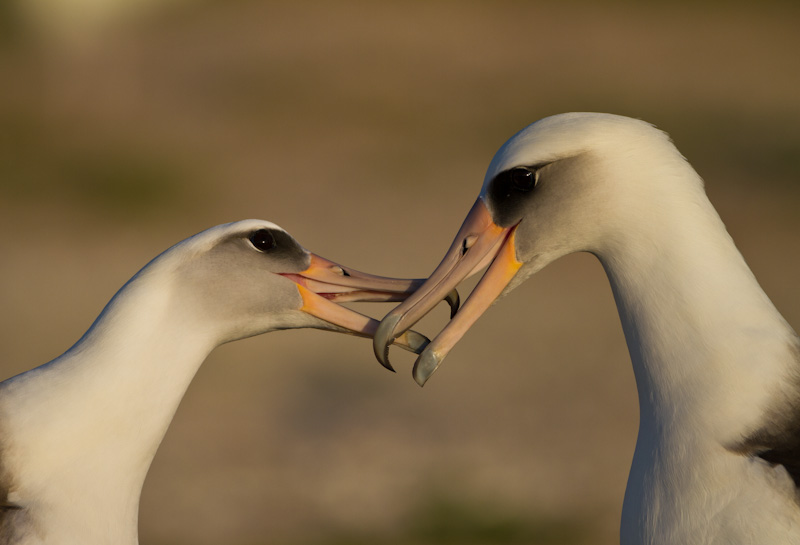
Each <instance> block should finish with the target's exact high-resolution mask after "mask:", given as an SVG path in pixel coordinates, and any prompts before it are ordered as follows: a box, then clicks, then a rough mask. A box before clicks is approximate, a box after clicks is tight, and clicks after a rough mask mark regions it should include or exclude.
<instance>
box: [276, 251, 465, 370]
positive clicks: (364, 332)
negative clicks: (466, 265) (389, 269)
mask: <svg viewBox="0 0 800 545" xmlns="http://www.w3.org/2000/svg"><path fill="white" fill-rule="evenodd" d="M281 276H284V277H286V278H288V279H289V280H292V281H293V282H294V283H295V284H297V288H298V290H299V291H300V296H301V297H302V300H303V306H302V307H301V309H300V310H302V311H303V312H306V313H308V314H310V315H312V316H315V317H317V318H320V319H321V320H324V321H325V322H328V323H330V324H333V325H334V326H338V330H340V331H342V332H344V333H350V334H352V335H358V336H361V337H372V336H374V334H375V333H376V331H377V329H378V324H379V322H378V321H377V320H375V319H373V318H370V317H369V316H365V315H363V314H361V313H359V312H356V311H354V310H351V309H349V308H347V307H343V306H341V305H339V304H338V303H343V302H356V301H372V302H375V301H378V302H383V301H404V300H405V299H406V298H407V297H408V296H409V295H411V294H412V293H414V291H415V290H416V289H417V288H419V287H420V286H422V285H423V284H424V282H425V280H424V279H402V278H387V277H383V276H375V275H371V274H367V273H363V272H360V271H356V270H354V269H350V268H344V267H342V266H340V265H338V264H337V263H334V262H333V261H329V260H327V259H325V258H322V257H319V256H318V255H316V254H311V263H310V264H309V267H308V268H307V269H306V270H304V271H302V272H299V273H284V274H282V275H281ZM442 299H444V300H446V301H447V303H448V304H449V305H450V310H451V316H452V315H455V313H456V311H457V310H458V305H459V297H458V292H457V291H455V290H452V291H451V292H449V293H447V294H446V295H445V297H443V298H442ZM393 341H394V343H395V344H397V345H398V346H400V347H401V348H404V349H406V350H409V351H411V352H414V353H415V354H419V353H421V352H422V350H423V349H424V348H425V346H427V345H428V343H429V342H430V341H429V340H428V338H427V337H425V336H424V335H421V334H419V333H417V332H415V331H405V332H403V333H402V334H401V335H398V336H397V338H396V339H393ZM386 367H387V368H388V369H389V370H391V371H394V369H392V367H391V366H386Z"/></svg>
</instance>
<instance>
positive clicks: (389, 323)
mask: <svg viewBox="0 0 800 545" xmlns="http://www.w3.org/2000/svg"><path fill="white" fill-rule="evenodd" d="M515 229H516V226H513V227H500V226H499V225H497V224H496V223H494V221H493V220H492V217H491V214H490V213H489V210H488V209H487V208H486V205H485V204H484V202H483V200H482V199H481V198H479V199H478V200H477V201H476V202H475V204H474V205H473V207H472V209H471V210H470V212H469V214H468V215H467V217H466V219H465V220H464V224H463V225H462V226H461V229H460V230H459V231H458V234H457V235H456V238H455V240H454V241H453V244H452V245H451V246H450V249H449V250H448V251H447V253H446V254H445V256H444V259H443V260H442V262H441V263H440V264H439V266H438V267H437V268H436V270H435V271H434V272H433V274H431V276H430V278H428V279H427V280H426V281H425V283H424V284H422V286H420V287H419V288H418V289H417V290H416V291H415V292H414V293H413V294H412V295H411V296H409V297H408V298H407V299H405V301H404V302H403V303H401V304H400V305H398V306H397V307H396V308H395V309H394V310H392V311H391V312H389V313H388V314H387V315H386V316H385V317H384V318H383V320H382V321H381V323H380V325H379V326H378V330H377V332H376V333H375V335H374V337H373V349H374V350H375V356H376V357H377V358H378V361H380V362H381V363H382V364H383V365H384V366H385V367H387V368H391V366H390V365H389V361H388V355H389V345H390V344H391V343H392V342H393V341H394V342H397V341H396V339H400V338H401V337H402V335H404V334H405V333H406V332H407V331H408V330H409V329H410V328H411V326H413V325H414V324H415V323H416V322H418V321H419V320H420V319H421V318H422V317H423V316H425V315H426V314H427V313H428V312H430V311H431V309H432V308H433V307H434V306H436V304H437V303H438V302H439V301H440V300H441V299H442V297H443V296H444V294H447V293H449V292H451V291H452V290H455V288H456V286H458V284H459V283H461V281H462V280H464V279H465V278H467V277H468V276H471V275H473V274H475V273H477V272H478V271H480V270H481V269H483V268H484V267H486V266H487V265H489V269H488V270H487V271H486V274H485V275H484V276H483V278H481V280H480V282H479V283H478V285H477V286H476V287H475V289H474V290H473V291H472V293H471V294H470V295H469V297H468V298H467V300H466V301H465V302H464V305H463V306H462V307H461V309H460V310H459V311H458V313H457V314H456V315H455V317H453V319H452V320H451V321H450V322H449V323H448V324H447V325H446V326H445V327H444V329H442V331H441V332H440V333H439V335H438V336H437V337H436V338H435V339H434V340H433V341H432V342H431V343H430V344H427V345H426V346H425V347H423V350H422V351H421V353H420V354H419V357H418V358H417V361H416V362H415V364H414V371H413V374H414V380H416V381H417V383H418V384H419V385H420V386H423V385H424V384H425V382H426V381H427V380H428V379H429V378H430V376H431V375H432V374H433V373H434V371H436V369H437V368H438V367H439V365H440V364H441V363H442V360H444V358H445V357H446V356H447V354H448V352H449V351H450V350H451V349H452V348H453V346H455V344H456V343H457V342H458V341H459V339H461V337H463V336H464V333H466V331H467V330H468V329H469V328H470V327H471V326H472V324H474V323H475V321H476V320H477V319H478V318H479V317H480V316H481V315H482V314H483V313H484V312H485V311H486V309H488V308H489V306H490V305H491V304H492V302H493V301H494V300H495V299H497V297H498V296H499V295H500V293H501V292H502V291H503V289H504V288H505V287H506V286H507V285H508V283H509V282H510V281H511V279H512V278H513V277H514V275H515V274H516V273H517V271H518V270H519V269H520V267H521V266H522V263H521V262H519V261H518V260H517V258H516V250H515V249H514V233H515Z"/></svg>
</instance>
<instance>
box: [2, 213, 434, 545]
mask: <svg viewBox="0 0 800 545" xmlns="http://www.w3.org/2000/svg"><path fill="white" fill-rule="evenodd" d="M421 282H422V281H421V280H402V279H392V278H383V277H378V276H372V275H368V274H364V273H361V272H358V271H355V270H353V269H350V268H345V267H342V266H340V265H338V264H336V263H334V262H331V261H328V260H325V259H323V258H321V257H319V256H317V255H315V254H312V253H310V252H308V251H307V250H305V249H304V248H303V247H302V246H300V244H298V243H297V241H295V239H293V238H292V237H291V236H290V235H289V234H288V233H287V232H286V231H284V230H283V229H281V228H280V227H278V226H277V225H275V224H273V223H270V222H266V221H261V220H245V221H240V222H236V223H230V224H225V225H220V226H217V227H213V228H211V229H208V230H206V231H203V232H202V233H199V234H197V235H195V236H193V237H191V238H188V239H186V240H184V241H183V242H180V243H178V244H177V245H175V246H173V247H172V248H170V249H168V250H167V251H165V252H164V253H162V254H161V255H159V256H158V257H156V258H155V259H154V260H152V261H151V262H150V263H149V264H148V265H146V266H145V267H144V268H143V269H142V270H140V271H139V272H138V273H137V274H136V275H135V276H134V277H133V278H131V279H130V280H129V281H128V282H127V283H126V284H125V285H124V286H123V287H122V288H121V289H120V290H119V292H117V294H116V295H115V296H114V297H113V298H112V299H111V301H110V302H109V303H108V305H107V306H106V307H105V309H104V310H103V311H102V313H101V314H100V316H99V317H98V318H97V319H96V321H95V322H94V323H93V324H92V326H91V327H90V328H89V330H88V331H87V332H86V333H85V334H84V335H83V337H82V338H81V339H80V340H79V341H78V342H77V343H76V344H75V345H74V346H72V347H71V348H70V349H69V350H67V351H66V352H65V353H64V354H63V355H61V356H59V357H58V358H56V359H54V360H52V361H51V362H49V363H46V364H44V365H41V366H40V367H36V368H35V369H32V370H30V371H27V372H25V373H22V374H20V375H17V376H15V377H12V378H10V379H8V380H6V381H4V382H2V383H0V543H2V544H14V545H33V544H59V545H100V544H103V545H109V544H114V545H135V544H136V543H137V542H138V538H137V518H138V509H139V496H140V493H141V489H142V484H143V482H144V479H145V475H146V473H147V470H148V468H149V467H150V463H151V461H152V460H153V457H154V455H155V453H156V450H157V448H158V446H159V443H160V442H161V440H162V438H163V437H164V434H165V432H166V430H167V427H168V426H169V423H170V421H171V420H172V417H173V415H174V413H175V411H176V409H177V407H178V404H179V402H180V400H181V398H182V397H183V394H184V392H185V391H186V389H187V387H188V386H189V383H190V382H191V380H192V378H193V377H194V375H195V373H196V371H197V370H198V368H199V367H200V364H201V363H202V362H203V360H204V359H205V358H206V356H207V355H208V354H209V352H211V350H212V349H214V348H215V347H216V346H218V345H220V344H222V343H226V342H229V341H234V340H237V339H242V338H244V337H250V336H253V335H258V334H261V333H266V332H269V331H275V330H280V329H291V328H302V327H310V328H318V329H327V330H333V331H338V332H342V333H350V334H355V335H361V336H371V334H372V333H374V331H375V328H376V327H377V325H378V322H377V321H376V320H372V319H371V318H368V317H367V316H364V315H362V314H359V313H356V312H354V311H352V310H349V309H347V308H345V307H343V306H340V305H338V304H337V303H339V302H344V301H401V300H403V298H405V297H406V296H407V295H408V294H409V293H410V292H411V290H413V289H414V288H416V287H419V285H420V284H421ZM426 343H427V339H426V338H425V337H423V336H421V335H419V334H417V333H413V332H412V333H410V334H409V335H406V336H404V337H401V338H400V339H398V342H397V344H398V345H400V346H401V347H403V348H406V349H408V350H412V351H416V352H419V351H420V350H421V348H422V347H423V346H424V345H425V344H426Z"/></svg>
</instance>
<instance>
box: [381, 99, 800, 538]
mask: <svg viewBox="0 0 800 545" xmlns="http://www.w3.org/2000/svg"><path fill="white" fill-rule="evenodd" d="M473 248H480V251H477V252H476V254H475V255H474V256H471V257H470V255H469V254H470V252H472V251H473ZM578 251H585V252H591V253H593V254H594V255H596V256H597V257H598V259H599V260H600V261H601V263H602V264H603V267H604V269H605V271H606V273H607V275H608V278H609V281H610V283H611V287H612V290H613V293H614V298H615V301H616V304H617V308H618V311H619V315H620V319H621V322H622V326H623V329H624V332H625V338H626V341H627V344H628V348H629V352H630V356H631V360H632V363H633V368H634V373H635V376H636V384H637V388H638V393H639V406H640V426H639V435H638V438H637V443H636V450H635V453H634V457H633V463H632V467H631V471H630V476H629V480H628V486H627V489H626V493H625V500H624V505H623V515H622V524H621V542H622V543H623V545H644V544H646V545H657V544H658V545H664V544H675V545H695V544H696V545H701V544H702V545H735V544H740V545H743V544H752V545H755V544H773V545H788V544H794V543H800V495H799V494H798V488H797V485H798V480H800V471H799V469H800V341H799V340H798V337H797V335H796V334H795V332H794V331H793V330H792V328H791V327H790V326H789V325H788V324H787V323H786V321H785V320H784V319H783V317H782V316H781V315H780V314H779V313H778V311H777V310H776V309H775V307H774V305H773V304H772V302H771V301H770V300H769V298H768V297H767V296H766V294H765V293H764V291H763V290H762V289H761V287H760V286H759V284H758V282H757V281H756V279H755V277H754V276H753V274H752V273H751V271H750V269H749V268H748V267H747V265H746V263H745V261H744V259H743V258H742V256H741V254H740V253H739V251H738V250H737V249H736V247H735V245H734V243H733V241H732V240H731V237H730V236H729V235H728V233H727V231H726V229H725V227H724V225H723V223H722V221H721V220H720V218H719V216H718V214H717V212H716V211H715V210H714V208H713V206H712V205H711V203H710V202H709V200H708V198H707V197H706V194H705V191H704V189H703V182H702V180H701V179H700V177H699V176H698V175H697V174H696V172H695V171H694V170H693V169H692V167H691V166H690V165H689V163H688V162H686V160H685V159H684V158H683V157H682V156H681V154H680V153H679V152H678V150H677V149H676V148H675V147H674V145H673V144H672V142H671V141H670V140H669V138H668V137H667V136H666V135H665V134H664V133H662V132H661V131H658V130H657V129H655V128H653V127H652V126H651V125H649V124H647V123H644V122H642V121H638V120H633V119H628V118H624V117H619V116H613V115H607V114H564V115H559V116H554V117H551V118H546V119H544V120H542V121H539V122H537V123H534V124H533V125H530V126H529V127H527V128H526V129H523V130H522V131H520V132H519V133H518V134H517V135H515V136H514V137H513V138H511V139H510V140H509V141H508V142H507V143H506V144H505V145H504V146H503V147H502V148H501V149H500V150H499V151H498V153H497V154H496V155H495V157H494V159H493V161H492V163H491V165H490V166H489V170H488V172H487V174H486V178H485V183H484V187H483V191H482V192H481V196H480V198H479V200H478V202H477V203H476V205H475V207H473V211H472V212H471V213H470V216H468V218H467V220H466V221H465V223H464V226H462V229H461V231H460V232H459V234H458V235H457V237H456V240H455V241H454V244H453V246H452V247H451V250H450V252H448V254H447V257H445V260H444V261H443V262H442V265H440V268H439V269H437V270H436V271H435V272H434V274H433V275H432V276H431V279H430V280H429V283H428V284H426V285H424V286H423V287H422V288H420V290H419V291H418V292H417V294H415V295H413V296H412V297H410V298H409V299H407V301H406V302H405V303H403V304H401V305H400V306H399V307H398V309H396V310H395V311H392V313H390V314H389V315H387V318H385V319H384V322H383V323H382V325H381V328H380V329H379V332H378V334H376V337H375V339H376V353H377V354H378V355H379V356H380V354H381V351H382V350H383V347H382V345H381V343H382V342H385V341H386V340H388V339H390V338H392V336H393V335H394V334H395V333H396V332H400V331H403V330H405V329H407V328H408V327H410V326H411V325H412V324H413V323H414V322H415V321H416V319H418V318H419V317H420V316H421V315H423V314H424V313H425V312H426V311H427V310H426V305H427V304H428V303H427V301H426V298H427V297H429V296H430V295H431V294H433V293H435V291H436V290H443V289H450V288H452V287H453V286H454V285H455V284H457V283H458V281H460V278H463V277H464V276H466V275H467V274H469V273H470V272H475V270H476V268H477V267H478V265H479V264H480V263H486V262H487V259H488V260H491V259H493V261H492V264H491V265H490V267H489V270H488V271H487V273H486V276H484V278H483V280H481V282H480V283H479V284H478V286H477V287H476V289H475V292H474V293H473V294H472V295H471V296H470V298H469V299H467V301H466V302H465V303H464V306H463V307H462V310H461V311H460V312H459V314H458V315H456V318H455V319H454V320H453V321H452V322H450V324H448V326H447V327H446V328H445V329H444V331H443V332H442V333H441V334H440V335H439V336H438V337H437V338H436V339H434V340H433V342H432V343H431V344H430V345H429V346H428V347H427V348H426V349H425V351H424V352H423V353H422V354H421V355H420V357H419V359H418V361H417V364H416V366H415V378H417V380H418V382H420V383H424V381H425V380H427V378H428V377H429V376H430V375H431V374H432V373H433V371H434V370H435V369H436V368H437V367H438V365H439V363H440V362H441V361H442V359H443V358H444V357H445V356H446V354H447V352H448V351H449V349H450V348H451V347H452V346H453V345H454V344H455V342H456V341H457V340H458V338H460V336H461V335H462V334H463V333H464V331H466V329H467V328H468V327H469V325H471V324H472V323H473V322H474V320H475V319H477V317H478V315H479V314H480V313H481V312H482V311H483V310H485V308H487V307H488V306H489V304H491V302H492V301H494V300H495V299H496V298H497V297H498V296H499V295H500V294H501V292H508V291H509V290H510V289H513V288H514V287H515V286H516V285H518V284H519V283H521V282H522V281H524V280H525V279H526V278H528V277H530V276H531V275H532V274H534V273H535V272H537V271H538V270H540V269H542V268H543V267H545V266H546V265H547V264H548V263H550V262H552V261H554V260H555V259H557V258H558V257H561V256H563V255H566V254H569V253H573V252H578ZM462 262H463V263H462ZM471 301H472V302H471Z"/></svg>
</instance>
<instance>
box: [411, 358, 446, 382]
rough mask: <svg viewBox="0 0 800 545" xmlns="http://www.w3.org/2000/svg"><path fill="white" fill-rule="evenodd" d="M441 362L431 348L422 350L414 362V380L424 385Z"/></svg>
mask: <svg viewBox="0 0 800 545" xmlns="http://www.w3.org/2000/svg"><path fill="white" fill-rule="evenodd" d="M441 363H442V360H441V359H440V358H439V357H438V356H437V354H436V353H435V352H433V351H431V350H426V351H424V352H423V353H422V354H420V356H419V358H417V361H416V362H415V363H414V371H413V375H414V380H415V381H416V382H417V384H419V385H420V386H425V383H426V382H428V379H429V378H431V375H432V374H433V373H434V372H435V371H436V369H438V367H439V364H441Z"/></svg>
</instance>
